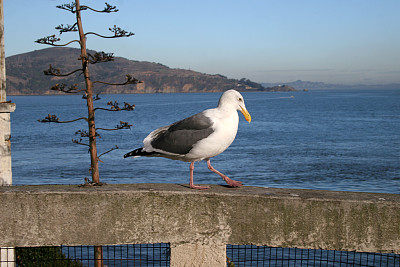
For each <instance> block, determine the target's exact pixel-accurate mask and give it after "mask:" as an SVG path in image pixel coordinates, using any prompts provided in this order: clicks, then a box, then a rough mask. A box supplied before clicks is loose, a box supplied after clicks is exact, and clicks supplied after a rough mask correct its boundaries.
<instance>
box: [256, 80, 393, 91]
mask: <svg viewBox="0 0 400 267" xmlns="http://www.w3.org/2000/svg"><path fill="white" fill-rule="evenodd" d="M281 84H284V85H285V86H291V87H294V88H296V89H298V90H321V89H400V84H398V83H394V84H377V85H366V84H356V85H345V84H331V83H323V82H309V81H302V80H297V81H294V82H285V83H281ZM281 84H279V83H261V85H263V86H264V87H268V88H270V87H274V86H275V87H276V86H282V85H281Z"/></svg>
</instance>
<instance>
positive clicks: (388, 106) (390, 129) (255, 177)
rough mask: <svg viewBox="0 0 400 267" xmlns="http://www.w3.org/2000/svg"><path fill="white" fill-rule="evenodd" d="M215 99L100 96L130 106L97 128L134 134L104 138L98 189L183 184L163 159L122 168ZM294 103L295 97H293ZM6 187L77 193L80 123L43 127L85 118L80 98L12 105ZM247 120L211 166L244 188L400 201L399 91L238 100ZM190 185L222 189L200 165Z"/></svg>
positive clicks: (83, 154) (179, 165)
mask: <svg viewBox="0 0 400 267" xmlns="http://www.w3.org/2000/svg"><path fill="white" fill-rule="evenodd" d="M220 95H221V94H220V93H198V94H197V93H196V94H145V95H103V96H102V100H101V101H97V102H96V104H97V105H98V106H99V105H102V104H105V103H106V102H107V101H110V100H117V101H119V102H120V103H123V102H124V101H125V102H129V103H131V104H135V105H136V109H135V111H132V112H106V111H98V112H97V113H96V120H97V124H96V126H97V127H105V128H113V127H114V126H115V125H117V124H119V121H120V120H122V121H128V122H130V123H131V124H133V128H132V129H131V130H121V131H114V132H102V138H101V139H98V146H99V150H100V153H101V152H104V151H106V150H108V149H110V148H112V147H113V146H114V145H118V146H119V148H120V149H119V150H115V151H113V152H111V153H108V154H106V155H104V156H103V157H102V158H101V159H102V161H103V163H101V164H100V175H101V181H102V182H106V183H178V184H188V183H189V164H188V163H184V162H180V161H172V160H169V159H163V158H136V159H123V158H122V157H123V155H124V154H125V153H126V152H129V151H130V150H132V149H134V148H138V147H140V146H141V144H142V140H143V138H144V137H146V135H147V134H148V133H149V132H150V131H152V130H154V129H155V128H158V127H160V126H163V125H167V124H170V123H172V122H175V121H177V120H180V119H182V118H184V117H186V116H189V115H192V114H195V113H197V112H200V111H202V110H204V109H206V108H213V107H215V106H216V105H217V103H218V99H219V96H220ZM291 96H293V97H291ZM8 98H9V99H10V100H12V101H13V102H15V103H16V104H17V109H16V111H15V112H14V113H12V115H11V119H12V122H11V125H12V126H11V127H12V159H13V184H15V185H21V184H81V183H83V182H84V177H90V173H89V165H90V164H89V161H90V160H89V154H88V153H87V148H86V147H84V146H79V145H76V144H73V143H72V142H71V140H72V138H75V135H74V133H75V132H76V131H77V130H79V129H84V127H85V126H86V125H85V122H84V121H82V122H75V123H71V124H43V123H39V122H37V120H38V119H42V118H44V117H45V116H47V114H49V113H50V114H57V115H58V116H59V117H60V119H61V120H70V119H74V118H77V117H82V116H85V115H86V110H85V103H84V100H82V99H81V98H80V96H70V95H66V96H9V97H8ZM244 98H245V102H246V106H247V108H248V110H249V112H250V113H251V115H252V119H253V120H252V122H251V123H250V124H249V123H247V122H246V121H245V120H244V118H243V116H242V115H241V114H240V117H241V119H240V125H239V132H238V135H237V137H236V140H235V141H234V143H233V144H232V145H231V147H229V148H228V149H227V150H226V151H225V152H224V153H222V154H221V155H219V156H217V157H215V158H213V159H212V160H211V162H212V163H213V166H214V167H215V168H216V169H217V170H220V171H221V172H223V173H225V174H226V175H228V176H229V177H230V178H232V179H235V180H240V181H242V182H243V183H244V184H245V185H252V186H265V187H283V188H310V189H324V190H343V191H368V192H385V193H396V194H398V193H400V91H399V90H380V91H372V90H365V91H344V90H340V91H310V92H295V93H293V92H290V93H265V92H256V93H245V94H244ZM194 180H195V183H200V184H224V182H223V181H222V179H221V178H220V177H219V176H218V175H216V174H214V173H212V172H210V171H209V170H208V169H207V166H206V164H205V163H204V162H200V163H196V164H195V172H194Z"/></svg>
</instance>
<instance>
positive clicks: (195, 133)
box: [151, 112, 214, 154]
mask: <svg viewBox="0 0 400 267" xmlns="http://www.w3.org/2000/svg"><path fill="white" fill-rule="evenodd" d="M212 125H213V122H212V121H211V119H210V118H209V117H207V116H205V115H204V114H203V112H201V113H198V114H196V115H193V116H191V117H189V118H186V119H183V120H181V121H178V122H175V123H174V124H171V125H170V126H169V127H166V129H165V130H164V131H160V132H159V133H157V135H156V136H155V137H154V139H153V140H152V141H151V146H152V147H153V148H156V149H161V150H163V151H166V152H170V153H176V154H187V153H189V151H190V150H191V149H192V148H193V145H195V144H196V143H197V142H198V141H200V140H201V139H204V138H206V137H207V136H209V135H210V134H212V133H213V132H214V130H213V128H212Z"/></svg>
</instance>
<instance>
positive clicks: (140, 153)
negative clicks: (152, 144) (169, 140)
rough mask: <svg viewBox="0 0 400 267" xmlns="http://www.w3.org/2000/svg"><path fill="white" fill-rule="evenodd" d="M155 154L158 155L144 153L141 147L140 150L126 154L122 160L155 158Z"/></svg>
mask: <svg viewBox="0 0 400 267" xmlns="http://www.w3.org/2000/svg"><path fill="white" fill-rule="evenodd" d="M155 154H159V153H157V152H146V151H144V149H143V147H141V148H138V149H135V150H133V151H131V152H129V153H126V154H125V155H124V158H128V157H134V158H137V157H141V156H147V157H149V156H150V157H151V156H156V155H155Z"/></svg>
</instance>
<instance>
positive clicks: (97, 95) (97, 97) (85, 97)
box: [82, 93, 101, 101]
mask: <svg viewBox="0 0 400 267" xmlns="http://www.w3.org/2000/svg"><path fill="white" fill-rule="evenodd" d="M99 95H100V93H98V94H96V95H95V96H93V100H94V101H96V100H100V99H101V98H100V97H99ZM87 98H88V96H87V94H86V93H85V94H84V95H82V99H87Z"/></svg>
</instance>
